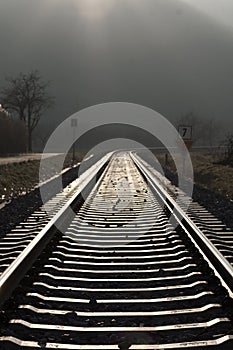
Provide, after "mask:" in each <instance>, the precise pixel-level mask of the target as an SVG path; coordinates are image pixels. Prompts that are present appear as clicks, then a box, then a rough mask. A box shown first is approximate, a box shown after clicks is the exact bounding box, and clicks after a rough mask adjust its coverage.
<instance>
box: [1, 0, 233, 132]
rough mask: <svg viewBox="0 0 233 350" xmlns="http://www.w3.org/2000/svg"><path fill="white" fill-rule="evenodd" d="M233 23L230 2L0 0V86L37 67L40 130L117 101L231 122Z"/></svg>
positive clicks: (172, 116) (170, 115)
mask: <svg viewBox="0 0 233 350" xmlns="http://www.w3.org/2000/svg"><path fill="white" fill-rule="evenodd" d="M232 23H233V1H232V0H0V42H1V55H0V87H2V86H4V84H5V82H4V78H5V76H9V75H11V76H14V75H17V74H18V73H19V72H21V71H23V72H27V71H29V70H31V69H38V70H39V71H40V72H41V75H42V76H43V77H44V79H48V80H51V82H52V85H51V93H52V94H53V95H54V97H55V99H56V106H55V108H54V109H53V110H51V111H50V112H49V113H47V115H46V117H45V118H46V119H45V118H44V123H46V122H47V121H48V122H49V120H53V121H55V123H58V122H60V121H61V120H63V119H64V118H66V117H68V116H69V115H70V114H71V113H74V112H76V111H77V110H78V109H80V108H83V107H86V106H90V105H93V104H97V103H102V102H110V101H123V102H134V103H139V104H142V105H145V106H149V107H152V108H154V109H155V110H157V111H158V112H160V113H162V114H163V115H164V116H165V117H167V118H168V119H170V120H175V118H178V116H179V115H181V114H184V113H186V112H189V111H193V112H195V113H197V114H199V115H200V116H202V117H203V118H205V117H208V118H209V117H212V116H213V117H214V118H216V119H218V120H219V121H222V122H223V123H231V125H232V115H233V24H232ZM0 103H1V101H0Z"/></svg>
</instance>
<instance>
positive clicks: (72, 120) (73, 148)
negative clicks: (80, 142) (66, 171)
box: [71, 118, 78, 165]
mask: <svg viewBox="0 0 233 350" xmlns="http://www.w3.org/2000/svg"><path fill="white" fill-rule="evenodd" d="M77 125H78V122H77V119H75V118H72V119H71V128H73V146H72V150H73V152H72V153H73V155H72V163H73V165H74V163H75V139H76V138H75V136H76V135H75V131H76V128H77Z"/></svg>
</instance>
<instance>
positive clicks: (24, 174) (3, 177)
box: [0, 154, 82, 203]
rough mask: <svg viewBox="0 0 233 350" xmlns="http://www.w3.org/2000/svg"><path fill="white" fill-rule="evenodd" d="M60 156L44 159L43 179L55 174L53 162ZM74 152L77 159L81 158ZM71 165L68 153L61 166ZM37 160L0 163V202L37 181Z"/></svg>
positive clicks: (21, 191)
mask: <svg viewBox="0 0 233 350" xmlns="http://www.w3.org/2000/svg"><path fill="white" fill-rule="evenodd" d="M59 157H60V156H56V157H51V158H47V159H46V160H45V161H44V166H45V169H46V171H45V174H46V175H45V177H44V178H43V181H46V180H48V179H49V178H51V177H52V176H54V175H56V174H57V173H56V170H55V164H56V163H57V160H58V158H59ZM81 157H82V156H81V155H80V154H76V159H77V161H78V160H80V159H81ZM71 165H72V155H70V154H68V156H67V158H66V160H65V162H64V165H63V167H64V168H67V167H69V166H71ZM39 168H40V161H39V160H28V161H24V162H21V163H10V164H4V165H0V203H2V202H5V201H8V200H10V199H12V198H14V197H17V196H19V195H22V194H25V193H27V192H29V191H31V190H32V189H33V188H35V186H37V185H38V183H39Z"/></svg>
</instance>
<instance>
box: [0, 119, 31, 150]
mask: <svg viewBox="0 0 233 350" xmlns="http://www.w3.org/2000/svg"><path fill="white" fill-rule="evenodd" d="M26 151H27V131H26V127H25V124H24V123H23V122H22V121H20V120H13V119H10V118H9V117H7V116H6V115H5V114H4V113H0V155H1V156H7V155H12V154H17V153H24V152H26Z"/></svg>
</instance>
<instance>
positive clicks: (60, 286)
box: [0, 152, 233, 350]
mask: <svg viewBox="0 0 233 350" xmlns="http://www.w3.org/2000/svg"><path fill="white" fill-rule="evenodd" d="M96 174H98V176H99V179H98V182H97V184H96V185H95V186H94V187H93V188H92V189H90V190H89V194H88V196H87V198H86V200H85V201H83V202H81V201H80V193H81V190H83V189H84V188H86V186H88V184H89V182H90V180H91V179H92V178H93V176H95V175H96ZM165 187H167V184H166V185H165V186H163V183H162V182H161V179H160V180H159V181H158V177H157V174H156V172H155V171H154V170H153V169H151V168H150V166H149V165H148V164H146V163H145V162H144V161H143V160H142V159H141V158H139V157H138V156H136V155H133V154H131V153H126V152H121V153H116V154H114V155H112V156H111V158H110V156H109V157H105V158H104V159H103V160H101V161H100V162H99V163H98V164H97V165H96V166H95V167H94V168H92V170H91V171H89V172H88V174H85V175H84V176H83V178H82V181H81V182H79V183H76V184H73V186H71V188H72V190H70V191H68V192H66V196H64V194H63V195H62V194H60V195H58V196H57V198H55V199H54V200H52V201H51V202H50V203H49V204H48V206H47V209H48V208H50V210H49V213H47V211H45V208H41V210H40V211H39V212H37V213H35V214H34V215H32V216H31V217H30V218H29V219H28V221H27V222H26V223H22V225H19V227H17V228H16V229H15V230H13V231H12V232H10V233H9V234H7V235H6V237H5V238H4V239H3V240H2V241H1V242H0V243H1V244H0V249H1V260H0V272H1V273H2V274H1V276H0V287H1V289H0V296H1V300H2V301H5V300H6V301H5V303H4V304H3V306H2V312H1V321H2V327H1V335H0V349H7V350H8V349H9V350H10V349H29V350H32V349H33V350H34V349H40V348H42V349H67V350H69V349H85V350H94V349H95V350H98V349H109V350H110V349H122V350H126V349H135V350H136V349H138V350H139V349H140V350H145V349H153V350H156V349H161V350H162V349H184V348H186V349H187V348H188V349H189V348H194V349H204V348H205V349H208V348H211V349H212V348H213V349H214V348H217V349H232V346H233V324H232V321H233V303H232V288H233V278H232V277H233V275H232V271H233V268H232V266H231V264H232V252H233V248H232V247H233V245H232V243H233V234H232V232H230V231H227V228H225V227H224V225H223V224H222V223H221V222H218V221H217V219H216V218H214V217H213V216H211V214H209V213H208V212H207V211H206V210H205V209H204V208H201V207H200V206H199V205H198V204H197V203H191V205H190V209H189V211H188V214H187V215H184V214H183V211H182V202H181V203H179V204H180V205H179V206H177V205H176V204H175V203H174V199H175V197H176V193H175V192H174V193H173V192H172V190H170V191H169V193H170V194H168V193H167V191H166V190H165ZM184 200H185V196H184ZM70 206H71V207H72V208H73V210H74V211H75V212H76V214H75V215H72V216H71V215H70V214H67V210H68V208H70ZM170 212H173V214H174V217H175V218H176V220H178V222H179V225H178V226H177V227H173V224H172V222H171V221H169V217H170V214H171V213H170ZM58 222H60V224H61V222H62V226H61V227H60V228H62V230H63V231H64V233H65V234H62V233H61V232H60V231H61V230H60V231H59V230H56V229H55V226H57V223H58ZM2 243H3V244H2ZM15 248H16V249H15ZM15 288H16V289H15ZM12 290H14V292H13V294H12V296H11V297H10V296H9V294H10V292H11V291H12Z"/></svg>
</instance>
